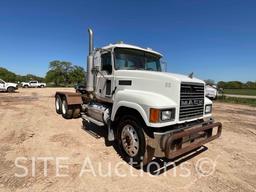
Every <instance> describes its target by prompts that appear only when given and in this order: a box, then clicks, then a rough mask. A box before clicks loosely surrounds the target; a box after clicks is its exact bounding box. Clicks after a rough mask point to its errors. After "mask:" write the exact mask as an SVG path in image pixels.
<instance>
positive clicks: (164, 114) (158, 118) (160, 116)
mask: <svg viewBox="0 0 256 192" xmlns="http://www.w3.org/2000/svg"><path fill="white" fill-rule="evenodd" d="M174 119H175V108H172V109H163V110H160V109H152V108H151V109H150V122H151V123H159V122H163V121H172V120H174Z"/></svg>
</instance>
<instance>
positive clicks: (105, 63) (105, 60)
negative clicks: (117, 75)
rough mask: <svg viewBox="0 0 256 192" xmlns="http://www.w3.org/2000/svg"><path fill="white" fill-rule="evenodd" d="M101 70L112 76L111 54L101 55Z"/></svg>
mask: <svg viewBox="0 0 256 192" xmlns="http://www.w3.org/2000/svg"><path fill="white" fill-rule="evenodd" d="M101 70H102V71H107V72H108V74H112V64H111V53H110V52H108V53H105V54H102V55H101Z"/></svg>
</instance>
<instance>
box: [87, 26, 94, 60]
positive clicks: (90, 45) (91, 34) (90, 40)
mask: <svg viewBox="0 0 256 192" xmlns="http://www.w3.org/2000/svg"><path fill="white" fill-rule="evenodd" d="M88 33H89V55H91V54H92V52H93V49H94V47H93V46H94V45H93V31H92V29H91V28H89V29H88Z"/></svg>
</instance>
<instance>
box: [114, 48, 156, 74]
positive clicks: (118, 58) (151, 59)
mask: <svg viewBox="0 0 256 192" xmlns="http://www.w3.org/2000/svg"><path fill="white" fill-rule="evenodd" d="M115 69H116V70H148V71H161V64H160V56H159V55H155V54H152V53H147V52H144V51H140V50H136V49H126V48H116V49H115Z"/></svg>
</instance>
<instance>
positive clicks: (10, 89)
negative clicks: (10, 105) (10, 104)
mask: <svg viewBox="0 0 256 192" xmlns="http://www.w3.org/2000/svg"><path fill="white" fill-rule="evenodd" d="M14 91H15V88H14V87H8V88H7V92H8V93H13V92H14Z"/></svg>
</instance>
